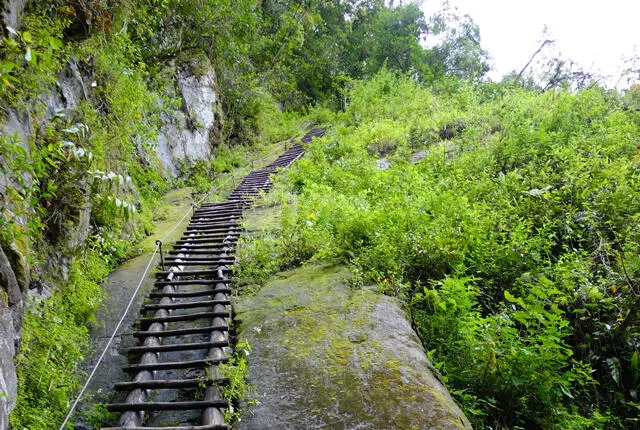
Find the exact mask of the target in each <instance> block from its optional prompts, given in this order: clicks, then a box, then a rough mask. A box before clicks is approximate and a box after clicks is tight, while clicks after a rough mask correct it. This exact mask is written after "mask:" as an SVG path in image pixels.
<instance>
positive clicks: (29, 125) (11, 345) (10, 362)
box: [0, 1, 91, 430]
mask: <svg viewBox="0 0 640 430" xmlns="http://www.w3.org/2000/svg"><path fill="white" fill-rule="evenodd" d="M24 3H25V2H11V1H10V2H9V3H8V4H6V5H5V6H6V7H7V8H11V9H10V10H11V11H12V13H17V15H15V16H14V15H11V17H10V18H11V19H17V18H16V16H19V13H18V12H16V11H20V12H21V9H20V8H21V7H22V6H24ZM3 18H5V19H8V18H7V15H3ZM14 24H15V25H16V28H17V25H18V24H16V23H15V22H14ZM84 98H86V88H85V86H84V81H83V77H82V75H81V73H80V71H79V70H78V67H77V65H76V64H75V63H71V64H69V65H68V66H67V67H66V68H65V69H64V70H63V71H62V72H61V73H60V75H59V76H58V82H57V85H56V88H54V89H53V90H52V91H51V92H50V93H49V94H46V95H43V99H42V101H43V102H44V105H45V109H44V115H43V116H42V121H44V122H46V121H48V120H50V119H51V117H53V116H54V115H61V114H69V113H70V112H71V111H72V110H74V109H75V108H76V107H77V106H78V104H79V103H80V102H81V101H82V100H83V99H84ZM36 126H37V125H35V124H34V123H33V121H32V119H31V117H30V115H29V114H28V113H18V112H17V111H15V110H8V112H7V114H6V117H5V119H4V122H3V123H2V124H1V125H0V133H1V134H2V136H1V137H2V138H9V139H11V140H12V141H13V142H15V143H17V144H19V145H20V146H21V147H22V148H23V149H24V151H25V153H26V154H27V156H30V145H29V141H30V140H31V139H32V136H33V134H34V127H36ZM2 163H3V159H2V154H0V165H1V164H2ZM30 186H32V178H31V177H30V176H29V174H28V173H26V172H9V171H5V169H2V168H0V205H1V206H2V207H3V209H4V210H5V212H6V214H8V215H9V216H10V217H11V219H12V220H13V221H14V222H15V223H16V224H18V225H20V226H22V227H25V226H26V223H27V217H28V215H27V214H28V213H30V212H31V211H32V210H33V209H34V208H30V207H20V208H18V207H15V206H14V204H15V202H14V201H12V200H11V199H5V196H7V195H10V193H7V189H8V188H13V189H15V190H18V191H21V190H22V189H23V188H24V187H30ZM77 186H78V187H79V188H81V189H83V190H84V191H85V195H86V204H84V205H82V207H80V208H79V209H78V217H77V219H78V222H77V223H76V224H75V225H74V226H73V227H72V228H68V229H67V230H66V231H65V234H64V237H63V238H62V239H61V246H60V247H57V248H56V249H54V250H52V251H51V254H50V255H48V256H47V258H46V259H45V260H46V264H45V265H44V267H43V270H44V271H45V272H47V274H48V276H50V277H51V278H53V279H61V280H66V279H67V278H68V273H69V269H70V266H71V257H70V253H72V252H73V251H74V250H76V249H77V248H78V247H80V246H81V245H82V244H83V243H84V241H85V240H86V238H87V235H88V234H89V227H90V226H89V219H90V214H91V206H90V205H89V204H88V186H87V184H77ZM3 246H5V249H4V250H2V248H0V430H6V429H7V428H8V426H9V422H8V417H9V414H10V413H11V411H12V409H13V407H14V406H15V401H16V395H17V392H16V390H17V379H16V369H15V364H14V359H15V354H16V349H15V344H16V343H17V342H18V341H19V339H20V333H21V330H20V327H21V322H22V316H23V314H24V308H25V300H26V297H27V295H40V296H45V297H46V296H47V295H48V294H50V291H49V290H48V289H47V288H46V286H42V287H43V288H41V289H38V290H28V285H29V267H28V264H27V260H26V257H25V255H26V254H27V251H28V246H29V245H28V244H27V242H26V241H24V240H20V239H19V240H17V241H16V242H14V243H11V244H3ZM5 252H6V253H5Z"/></svg>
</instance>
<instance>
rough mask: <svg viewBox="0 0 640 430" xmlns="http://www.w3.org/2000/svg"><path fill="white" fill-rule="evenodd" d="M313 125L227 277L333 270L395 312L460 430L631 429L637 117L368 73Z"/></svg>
mask: <svg viewBox="0 0 640 430" xmlns="http://www.w3.org/2000/svg"><path fill="white" fill-rule="evenodd" d="M316 115H317V116H318V117H321V118H322V119H323V120H324V121H326V122H327V123H328V124H335V126H334V127H332V128H331V129H330V132H329V133H328V135H327V136H325V137H324V138H322V139H320V140H316V141H314V144H312V145H311V146H310V147H309V148H308V155H307V156H306V157H305V158H304V159H301V160H300V161H299V162H298V163H296V165H295V166H294V167H293V169H292V171H291V172H290V173H285V174H283V176H282V179H280V181H281V183H280V184H279V187H286V186H287V184H288V186H289V189H290V191H291V193H290V194H289V195H286V194H283V195H284V203H285V204H288V206H286V208H285V210H284V211H283V219H282V229H281V231H280V232H277V231H276V232H271V233H270V234H268V235H266V236H265V237H264V238H263V239H260V238H253V239H251V240H249V241H248V242H249V245H248V246H249V248H248V249H250V250H251V252H252V253H253V252H254V251H258V252H255V253H254V254H253V258H247V262H246V264H245V265H244V266H242V265H241V267H240V275H241V278H242V276H245V278H248V279H249V280H251V279H253V280H254V281H255V282H258V283H259V282H263V280H264V279H266V278H267V277H268V275H269V273H273V272H274V271H277V270H278V269H279V268H281V267H286V266H289V265H292V264H297V263H299V262H302V261H307V260H309V259H311V260H327V259H330V260H334V259H338V260H340V261H344V262H346V263H349V264H350V265H351V266H352V270H353V272H354V273H355V275H354V279H353V282H352V283H353V284H354V285H362V284H364V283H370V282H375V283H376V285H377V286H378V288H379V289H380V290H381V291H384V292H387V293H389V294H395V295H398V296H400V297H402V298H404V299H405V300H406V302H407V304H408V305H409V306H410V309H411V311H412V315H413V321H414V324H415V326H416V328H417V330H418V332H419V334H420V336H421V338H422V340H423V343H424V345H425V347H426V348H427V350H429V351H430V353H429V355H430V357H431V359H432V360H433V361H434V364H435V365H436V366H437V367H438V368H439V369H440V371H441V372H442V374H443V376H444V377H445V379H446V381H447V383H448V385H449V386H450V388H451V389H452V392H453V393H454V395H455V396H456V397H457V399H458V400H459V401H460V402H461V404H462V406H463V408H464V410H465V413H466V414H467V415H468V416H469V418H470V419H471V420H472V421H473V424H474V426H475V427H477V428H563V429H565V428H601V427H607V428H630V427H633V426H634V425H637V423H638V411H639V407H640V404H639V403H638V401H639V399H638V388H639V387H638V383H640V380H639V379H638V375H639V371H640V369H639V368H638V344H637V338H638V333H639V332H640V325H639V323H640V321H639V320H638V315H639V312H638V309H639V307H638V306H639V305H640V301H638V290H637V289H638V276H639V275H640V259H638V249H639V244H640V234H639V231H640V230H638V228H637V225H638V220H639V215H638V214H639V213H640V207H639V206H638V205H639V202H640V191H639V190H640V175H639V174H638V172H639V170H638V162H639V161H640V158H639V157H640V154H639V152H638V149H637V146H638V135H639V134H638V133H639V131H640V130H639V126H640V117H639V116H638V113H637V112H635V111H629V110H627V109H625V108H624V101H623V100H622V98H621V97H620V96H619V95H618V94H617V93H615V92H612V91H605V90H602V89H600V88H597V87H594V88H591V89H588V90H584V91H581V92H578V93H571V92H570V91H567V90H557V91H553V92H546V93H539V92H536V91H531V90H525V89H522V88H521V87H519V86H518V85H514V84H499V85H498V84H480V85H475V86H472V85H469V84H464V83H456V85H455V86H451V85H450V84H447V86H446V87H442V86H438V85H434V86H432V87H431V88H429V87H426V86H423V85H420V84H419V83H416V82H415V81H414V80H412V79H410V78H407V77H404V76H402V75H398V74H395V73H393V72H390V71H387V70H383V71H381V72H380V73H379V74H378V75H377V76H376V77H374V78H373V79H371V80H369V81H363V82H360V83H357V84H356V85H355V86H354V88H353V90H352V91H351V92H350V93H349V94H348V97H347V108H346V109H345V110H344V112H339V113H336V114H333V115H332V114H330V113H328V112H327V111H326V110H317V111H315V112H312V113H311V114H310V116H311V117H312V118H313V117H314V116H316ZM420 152H421V154H420V155H422V156H424V158H422V159H421V160H420V161H415V160H416V158H413V157H412V156H414V155H416V154H418V153H420ZM382 158H384V159H385V160H387V161H389V162H390V167H389V168H388V169H383V168H380V167H379V165H378V160H379V159H382ZM411 159H413V160H414V161H413V162H411V161H409V160H411ZM241 254H242V251H241ZM245 269H246V271H245ZM243 274H244V275H243ZM246 282H248V281H246Z"/></svg>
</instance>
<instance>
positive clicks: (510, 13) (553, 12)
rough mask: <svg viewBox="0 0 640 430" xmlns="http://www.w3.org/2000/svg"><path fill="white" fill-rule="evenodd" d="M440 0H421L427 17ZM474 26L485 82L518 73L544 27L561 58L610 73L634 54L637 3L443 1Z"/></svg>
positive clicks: (639, 18) (639, 42)
mask: <svg viewBox="0 0 640 430" xmlns="http://www.w3.org/2000/svg"><path fill="white" fill-rule="evenodd" d="M443 1H444V0H424V2H423V5H422V9H423V11H424V12H425V15H426V16H427V17H429V16H431V15H433V14H434V13H435V12H437V11H438V10H440V9H441V7H442V3H443ZM449 3H450V5H451V6H452V7H457V8H458V10H459V12H460V13H462V14H468V15H470V16H471V18H472V19H473V20H474V21H475V22H476V24H478V25H479V27H480V37H481V39H482V46H483V47H484V48H485V49H486V50H487V51H489V54H490V55H491V57H492V58H493V64H492V69H493V70H492V71H491V72H490V73H489V74H488V76H489V77H490V78H491V79H494V80H499V79H500V78H501V77H502V76H503V75H505V74H507V73H509V72H510V71H512V70H517V71H520V69H522V67H524V65H525V64H526V63H527V61H528V60H529V58H530V57H531V56H532V55H533V53H534V52H535V51H536V50H537V49H538V47H539V46H540V44H541V42H542V40H543V36H542V34H543V29H544V27H545V25H546V26H547V28H548V32H549V33H550V35H551V36H552V39H555V41H556V42H555V46H556V48H557V49H558V50H559V51H560V52H561V53H562V55H563V57H564V58H568V59H571V60H573V61H574V62H576V63H578V64H579V65H580V66H582V67H583V68H584V69H586V70H587V71H594V72H598V73H599V74H602V75H613V76H614V77H613V78H610V79H609V80H608V82H609V83H612V84H613V85H615V84H616V82H617V80H618V76H619V75H620V72H621V71H622V70H623V69H624V64H623V61H622V57H623V56H627V57H629V56H631V55H632V54H633V53H634V47H637V50H636V52H637V53H638V54H640V0H606V1H602V0H536V1H531V0H449Z"/></svg>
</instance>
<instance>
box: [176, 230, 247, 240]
mask: <svg viewBox="0 0 640 430" xmlns="http://www.w3.org/2000/svg"><path fill="white" fill-rule="evenodd" d="M239 235H240V232H238V231H237V230H234V231H231V232H229V231H227V232H220V233H211V234H202V233H200V232H193V233H192V234H191V235H187V236H182V237H181V238H180V240H189V239H211V238H212V237H226V236H239Z"/></svg>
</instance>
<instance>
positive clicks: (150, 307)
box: [143, 291, 231, 311]
mask: <svg viewBox="0 0 640 430" xmlns="http://www.w3.org/2000/svg"><path fill="white" fill-rule="evenodd" d="M218 293H219V291H215V292H214V293H213V294H218ZM164 297H167V296H164ZM230 304H231V301H229V300H199V301H197V302H178V303H165V304H163V303H153V304H148V305H144V306H143V308H144V310H145V311H153V310H157V309H189V308H203V307H207V306H214V305H230Z"/></svg>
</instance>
